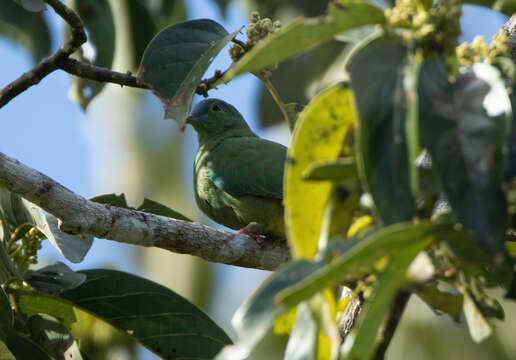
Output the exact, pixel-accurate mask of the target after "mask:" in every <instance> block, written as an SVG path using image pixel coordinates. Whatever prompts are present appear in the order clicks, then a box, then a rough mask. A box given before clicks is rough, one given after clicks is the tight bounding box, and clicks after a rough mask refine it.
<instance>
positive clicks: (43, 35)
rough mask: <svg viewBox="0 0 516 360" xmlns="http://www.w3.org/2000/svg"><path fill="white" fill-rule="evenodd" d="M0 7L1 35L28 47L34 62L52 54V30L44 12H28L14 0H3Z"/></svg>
mask: <svg viewBox="0 0 516 360" xmlns="http://www.w3.org/2000/svg"><path fill="white" fill-rule="evenodd" d="M0 9H1V10H0V36H4V37H6V38H8V39H10V40H12V41H14V42H15V43H17V44H18V45H21V46H23V47H24V48H26V49H27V50H28V51H29V52H30V54H31V56H32V60H33V61H34V63H37V62H39V61H40V60H41V59H42V58H44V57H45V56H47V55H49V54H50V49H51V45H52V43H51V38H50V30H49V28H48V25H47V22H46V21H45V18H44V16H43V13H42V12H37V13H35V12H28V11H26V10H25V9H23V8H22V7H20V6H19V5H17V4H16V3H15V2H14V1H2V4H1V5H0Z"/></svg>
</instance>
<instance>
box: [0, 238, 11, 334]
mask: <svg viewBox="0 0 516 360" xmlns="http://www.w3.org/2000/svg"><path fill="white" fill-rule="evenodd" d="M0 246H1V245H0ZM13 323H14V315H13V310H12V308H11V302H10V301H9V298H8V297H7V294H6V293H5V291H4V289H3V288H2V287H0V330H1V329H2V328H3V327H4V326H7V327H11V326H13ZM0 335H1V333H0Z"/></svg>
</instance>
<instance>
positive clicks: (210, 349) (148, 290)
mask: <svg viewBox="0 0 516 360" xmlns="http://www.w3.org/2000/svg"><path fill="white" fill-rule="evenodd" d="M80 274H81V275H84V276H87V280H86V281H85V282H84V283H83V284H82V285H80V286H79V287H76V288H74V289H72V290H68V291H65V292H63V293H61V294H60V295H59V296H60V297H61V298H63V299H65V300H67V301H69V302H70V303H72V304H73V305H74V306H77V307H79V308H81V309H83V310H85V311H87V312H89V313H90V314H93V315H95V316H96V317H99V318H101V319H102V320H104V321H106V322H108V323H109V324H111V325H113V326H114V327H116V328H118V329H120V330H122V331H124V332H125V333H127V334H128V335H130V336H132V337H134V338H135V339H136V340H137V341H139V342H140V343H142V344H143V345H145V346H146V347H147V348H149V349H150V350H152V351H153V352H154V353H156V354H157V355H159V356H161V357H163V358H204V359H212V358H213V357H214V356H215V354H217V353H218V352H219V350H220V349H221V348H222V347H223V346H224V345H227V344H230V343H231V340H230V339H229V337H228V336H227V335H226V334H225V333H224V331H222V329H220V328H219V327H218V326H217V324H215V323H214V322H213V321H212V320H211V319H210V318H209V317H208V316H207V315H206V314H205V313H204V312H202V311H201V310H200V309H198V308H197V307H196V306H194V305H193V304H191V303H190V302H189V301H188V300H186V299H184V298H183V297H181V296H180V295H178V294H176V293H174V292H173V291H171V290H169V289H167V288H165V287H163V286H161V285H159V284H156V283H154V282H152V281H149V280H146V279H143V278H140V277H137V276H134V275H131V274H128V273H124V272H120V271H114V270H86V271H81V272H80Z"/></svg>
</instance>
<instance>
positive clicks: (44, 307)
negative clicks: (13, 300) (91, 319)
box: [18, 295, 77, 327]
mask: <svg viewBox="0 0 516 360" xmlns="http://www.w3.org/2000/svg"><path fill="white" fill-rule="evenodd" d="M18 307H19V308H20V310H21V311H22V312H23V313H24V314H25V315H27V316H31V315H35V314H48V315H52V316H54V317H56V318H58V319H59V320H60V321H61V322H62V323H63V324H64V325H65V326H67V327H70V325H72V324H73V323H74V322H75V321H76V320H77V318H76V317H75V312H74V311H73V307H72V306H71V305H70V304H67V303H65V302H63V301H61V300H58V299H54V298H52V297H47V296H28V295H22V296H20V297H19V298H18Z"/></svg>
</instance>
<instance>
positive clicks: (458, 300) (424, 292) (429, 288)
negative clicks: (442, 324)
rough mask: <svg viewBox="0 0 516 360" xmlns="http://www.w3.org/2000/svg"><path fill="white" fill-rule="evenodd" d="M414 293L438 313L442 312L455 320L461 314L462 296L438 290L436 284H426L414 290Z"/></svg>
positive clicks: (457, 320)
mask: <svg viewBox="0 0 516 360" xmlns="http://www.w3.org/2000/svg"><path fill="white" fill-rule="evenodd" d="M416 294H417V295H418V296H419V297H420V298H421V299H422V300H423V301H424V302H425V303H427V304H428V306H430V308H432V310H434V311H435V312H437V313H438V314H440V313H442V312H444V313H446V314H448V315H450V316H451V317H452V319H453V320H455V321H456V322H459V321H460V316H461V314H462V296H461V295H460V294H451V293H447V292H443V291H441V290H439V288H438V286H437V285H436V284H430V285H426V286H424V287H423V288H421V289H418V290H417V291H416Z"/></svg>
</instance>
